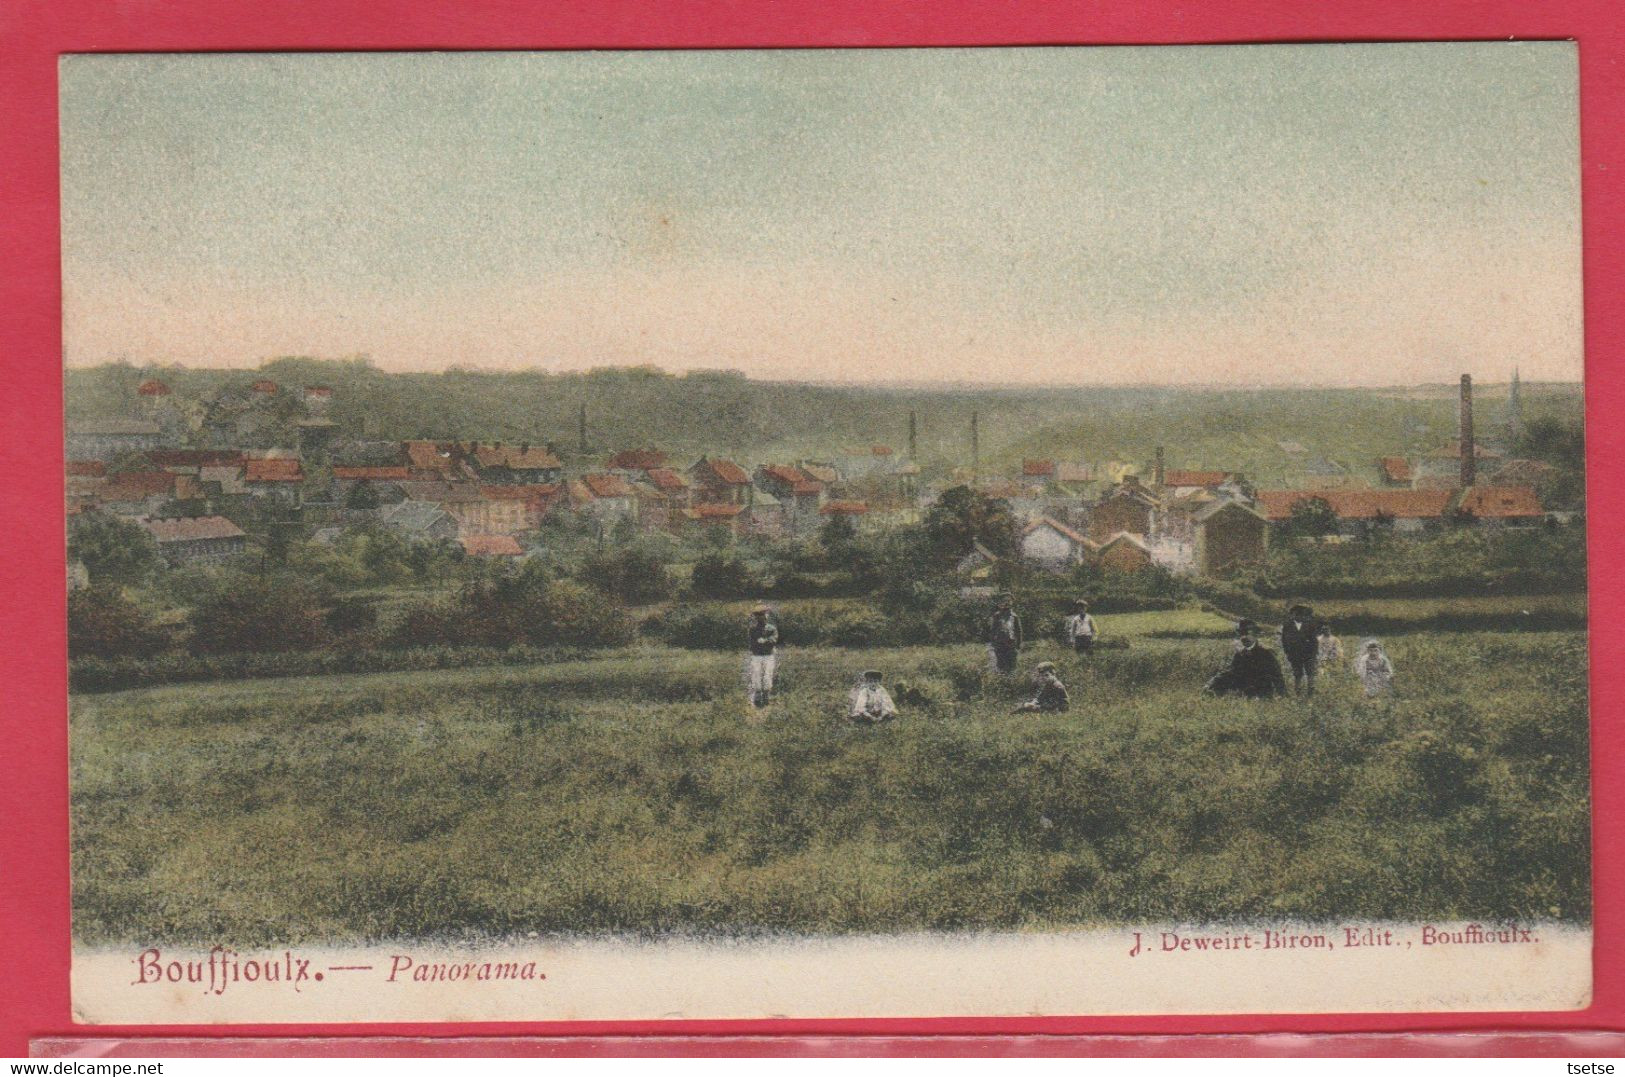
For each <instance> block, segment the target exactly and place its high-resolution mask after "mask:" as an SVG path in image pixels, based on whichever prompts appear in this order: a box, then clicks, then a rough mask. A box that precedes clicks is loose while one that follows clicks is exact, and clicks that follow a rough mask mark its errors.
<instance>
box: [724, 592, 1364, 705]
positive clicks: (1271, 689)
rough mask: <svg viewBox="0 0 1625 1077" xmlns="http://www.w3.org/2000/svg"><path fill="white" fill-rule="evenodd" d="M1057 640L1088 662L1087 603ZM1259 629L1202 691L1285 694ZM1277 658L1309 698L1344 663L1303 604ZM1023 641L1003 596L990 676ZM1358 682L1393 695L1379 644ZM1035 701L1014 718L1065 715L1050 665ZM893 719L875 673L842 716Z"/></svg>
mask: <svg viewBox="0 0 1625 1077" xmlns="http://www.w3.org/2000/svg"><path fill="white" fill-rule="evenodd" d="M770 613H771V610H769V609H768V607H767V606H766V605H764V604H760V603H759V604H757V606H756V607H755V608H754V609H753V610H752V611H751V621H750V629H749V633H748V640H747V643H748V647H749V651H750V658H749V682H750V702H751V705H752V706H753V707H757V708H761V707H766V706H767V705H768V704H769V703H770V702H771V701H772V698H773V675H774V671H775V669H776V666H777V661H778V647H779V630H778V626H777V625H775V624H773V622H772V621H771V619H770V617H769V614H770ZM1061 631H1062V638H1063V640H1064V641H1065V643H1066V645H1067V646H1068V647H1069V648H1070V649H1071V650H1073V651H1074V652H1075V653H1077V654H1080V655H1088V654H1090V653H1092V652H1093V651H1094V649H1095V644H1096V642H1097V641H1098V640H1099V638H1100V626H1099V625H1098V624H1097V623H1096V621H1095V619H1094V617H1093V616H1092V615H1091V614H1090V613H1089V603H1088V602H1086V601H1085V600H1083V599H1078V600H1077V601H1076V602H1074V603H1073V608H1072V612H1071V613H1070V614H1069V615H1068V616H1067V617H1066V619H1065V621H1063V622H1062V629H1061ZM1262 637H1263V631H1262V630H1261V628H1260V626H1259V624H1258V622H1256V621H1254V620H1251V619H1248V618H1243V619H1242V620H1240V621H1239V622H1238V623H1237V625H1236V634H1235V639H1234V641H1233V643H1232V645H1231V653H1230V658H1229V661H1228V662H1227V663H1226V664H1225V666H1224V668H1223V669H1221V670H1219V671H1218V672H1217V673H1215V674H1213V675H1212V676H1211V677H1209V678H1208V679H1207V681H1206V683H1205V684H1204V685H1203V686H1202V690H1203V691H1204V692H1206V693H1208V694H1210V695H1219V696H1241V697H1244V698H1247V699H1268V698H1273V697H1275V696H1281V695H1285V694H1287V685H1286V675H1285V673H1284V671H1283V670H1282V668H1281V662H1280V659H1279V658H1277V657H1276V654H1275V652H1274V651H1272V650H1270V649H1269V648H1268V647H1266V646H1264V644H1263V642H1262ZM1279 640H1280V646H1281V653H1282V654H1283V655H1285V656H1286V661H1287V666H1288V668H1290V669H1291V671H1292V691H1293V693H1295V694H1299V695H1306V696H1312V695H1314V693H1315V685H1316V682H1317V681H1318V680H1319V678H1320V677H1321V675H1322V673H1323V672H1325V671H1328V670H1332V669H1336V668H1337V667H1338V666H1340V665H1341V664H1342V663H1343V662H1344V661H1345V660H1346V658H1345V655H1344V653H1343V644H1342V641H1341V640H1339V639H1338V638H1337V636H1335V635H1334V634H1333V633H1332V630H1331V626H1330V625H1328V624H1326V622H1325V621H1323V620H1321V619H1319V618H1317V617H1316V616H1315V611H1314V610H1313V609H1312V608H1311V607H1309V606H1307V605H1304V604H1302V603H1299V604H1296V605H1293V606H1292V607H1291V608H1290V609H1289V610H1288V611H1287V617H1286V620H1285V621H1283V622H1282V624H1281V628H1280V631H1279ZM1025 643H1026V640H1025V637H1024V633H1023V631H1022V623H1021V615H1020V614H1018V613H1017V612H1016V610H1015V601H1014V596H1012V595H1010V594H1002V595H1000V596H999V598H998V604H997V608H996V609H995V610H994V611H993V614H992V616H991V617H990V618H989V619H988V626H987V648H988V660H989V664H990V665H991V667H992V670H993V672H994V673H996V674H998V675H1000V676H1005V677H1009V676H1013V675H1015V672H1016V664H1017V660H1018V658H1019V657H1020V654H1021V651H1022V648H1023V646H1024V645H1025ZM1353 669H1354V676H1355V679H1356V680H1357V681H1358V682H1359V684H1360V687H1361V689H1362V690H1363V691H1364V693H1365V695H1366V696H1367V697H1368V698H1374V697H1379V696H1385V695H1387V694H1389V693H1390V692H1392V691H1393V687H1394V666H1393V663H1392V662H1390V661H1389V659H1388V655H1387V653H1386V652H1384V650H1383V647H1382V644H1381V642H1379V641H1378V640H1375V639H1367V640H1364V641H1363V642H1362V643H1361V644H1360V646H1359V648H1358V649H1357V650H1356V652H1355V654H1354V659H1353ZM1032 682H1033V696H1032V698H1031V699H1028V700H1027V701H1025V702H1023V703H1022V704H1021V705H1020V706H1019V707H1017V708H1016V710H1015V713H1017V714H1053V713H1058V712H1061V711H1065V710H1067V709H1068V708H1069V707H1070V706H1071V697H1070V695H1069V694H1068V692H1067V688H1066V685H1065V684H1064V683H1063V682H1062V681H1061V677H1060V673H1059V671H1058V670H1057V668H1056V665H1055V663H1054V662H1040V663H1038V664H1037V665H1036V666H1034V667H1033V669H1032ZM896 716H897V704H896V702H895V701H894V700H893V698H892V696H891V693H890V692H888V691H887V689H886V686H885V678H884V675H883V674H882V673H881V671H879V670H876V669H870V670H865V671H864V672H863V675H862V677H861V678H860V679H859V680H858V682H857V684H856V685H854V686H853V688H852V691H851V693H850V695H849V697H848V708H847V717H849V718H850V719H852V720H853V721H855V722H884V721H889V720H890V719H892V718H895V717H896Z"/></svg>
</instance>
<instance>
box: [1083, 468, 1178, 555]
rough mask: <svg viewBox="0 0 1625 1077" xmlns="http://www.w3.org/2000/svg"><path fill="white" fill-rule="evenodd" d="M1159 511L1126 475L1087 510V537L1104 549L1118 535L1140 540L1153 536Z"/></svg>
mask: <svg viewBox="0 0 1625 1077" xmlns="http://www.w3.org/2000/svg"><path fill="white" fill-rule="evenodd" d="M1160 507H1161V502H1160V501H1158V499H1157V498H1156V496H1155V495H1153V494H1152V493H1151V492H1150V491H1149V490H1148V489H1146V488H1145V487H1144V486H1142V485H1141V484H1140V480H1139V479H1137V478H1136V477H1134V476H1133V475H1126V476H1124V478H1123V480H1122V481H1121V482H1119V483H1118V484H1117V485H1116V486H1113V487H1112V488H1111V490H1109V491H1108V492H1107V493H1106V496H1104V497H1103V498H1101V499H1100V500H1099V501H1098V502H1096V503H1095V505H1094V506H1093V507H1092V508H1091V509H1090V510H1089V531H1088V534H1089V537H1090V538H1091V539H1093V540H1094V541H1095V542H1098V543H1101V544H1102V545H1104V544H1105V543H1106V542H1108V541H1110V540H1111V539H1112V538H1113V537H1114V536H1116V535H1117V534H1118V533H1119V532H1127V533H1128V534H1130V535H1139V536H1141V537H1142V538H1144V537H1145V536H1148V535H1152V534H1155V533H1156V530H1157V518H1158V517H1157V510H1158V509H1159V508H1160Z"/></svg>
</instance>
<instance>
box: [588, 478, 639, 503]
mask: <svg viewBox="0 0 1625 1077" xmlns="http://www.w3.org/2000/svg"><path fill="white" fill-rule="evenodd" d="M581 483H582V485H583V486H585V487H586V488H587V491H588V492H589V493H591V494H592V496H593V497H631V496H632V488H631V487H630V486H628V485H626V480H625V479H623V478H621V477H620V476H619V475H603V474H592V475H583V476H581Z"/></svg>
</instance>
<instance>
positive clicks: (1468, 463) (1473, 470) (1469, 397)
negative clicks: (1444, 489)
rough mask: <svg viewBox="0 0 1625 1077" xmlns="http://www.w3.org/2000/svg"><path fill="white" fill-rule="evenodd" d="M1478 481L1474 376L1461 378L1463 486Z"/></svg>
mask: <svg viewBox="0 0 1625 1077" xmlns="http://www.w3.org/2000/svg"><path fill="white" fill-rule="evenodd" d="M1477 479H1478V446H1477V445H1476V444H1474V442H1473V376H1472V375H1471V374H1463V375H1462V376H1461V484H1462V485H1463V486H1471V485H1473V483H1474V482H1475V481H1476V480H1477Z"/></svg>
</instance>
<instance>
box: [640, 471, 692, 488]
mask: <svg viewBox="0 0 1625 1077" xmlns="http://www.w3.org/2000/svg"><path fill="white" fill-rule="evenodd" d="M649 481H650V482H652V483H654V484H655V486H656V487H657V488H658V489H661V490H666V491H676V490H686V489H688V480H687V479H685V478H683V477H682V476H681V475H679V474H677V472H675V471H673V470H672V469H671V468H669V467H653V468H650V469H649Z"/></svg>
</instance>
